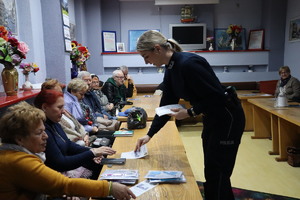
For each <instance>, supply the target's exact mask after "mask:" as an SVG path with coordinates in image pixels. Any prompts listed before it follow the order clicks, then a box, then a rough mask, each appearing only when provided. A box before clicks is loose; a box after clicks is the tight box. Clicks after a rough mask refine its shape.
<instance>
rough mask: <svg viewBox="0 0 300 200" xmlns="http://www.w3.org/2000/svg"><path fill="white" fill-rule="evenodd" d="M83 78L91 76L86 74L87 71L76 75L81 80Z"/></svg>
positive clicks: (88, 73)
mask: <svg viewBox="0 0 300 200" xmlns="http://www.w3.org/2000/svg"><path fill="white" fill-rule="evenodd" d="M85 76H91V73H90V72H88V71H80V72H79V73H78V75H77V78H80V79H82V78H83V77H85Z"/></svg>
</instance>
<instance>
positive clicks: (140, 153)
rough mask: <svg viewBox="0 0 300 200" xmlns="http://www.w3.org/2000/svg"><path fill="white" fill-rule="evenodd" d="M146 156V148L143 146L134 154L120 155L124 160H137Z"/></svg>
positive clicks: (125, 153) (131, 152)
mask: <svg viewBox="0 0 300 200" xmlns="http://www.w3.org/2000/svg"><path fill="white" fill-rule="evenodd" d="M147 155H148V150H147V146H146V145H145V144H144V145H142V146H141V148H140V151H137V152H134V151H130V152H123V153H121V158H126V159H137V158H143V157H145V156H147Z"/></svg>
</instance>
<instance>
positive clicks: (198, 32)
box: [169, 23, 206, 51]
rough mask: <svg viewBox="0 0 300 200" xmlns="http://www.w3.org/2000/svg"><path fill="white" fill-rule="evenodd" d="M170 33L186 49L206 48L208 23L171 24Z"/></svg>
mask: <svg viewBox="0 0 300 200" xmlns="http://www.w3.org/2000/svg"><path fill="white" fill-rule="evenodd" d="M169 34H170V38H173V39H174V40H176V41H177V42H178V43H179V44H180V46H181V47H182V48H183V50H185V51H197V50H202V49H206V24H203V23H201V24H200V23H197V24H169Z"/></svg>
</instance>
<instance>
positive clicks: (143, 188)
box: [130, 181, 157, 197]
mask: <svg viewBox="0 0 300 200" xmlns="http://www.w3.org/2000/svg"><path fill="white" fill-rule="evenodd" d="M155 186H157V184H151V183H149V182H148V181H143V182H140V183H139V184H137V185H135V186H133V187H131V188H130V190H131V191H132V192H133V194H134V195H135V196H137V197H138V196H140V195H142V194H144V193H145V192H147V191H148V190H151V189H152V188H154V187H155Z"/></svg>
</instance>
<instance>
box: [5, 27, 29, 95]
mask: <svg viewBox="0 0 300 200" xmlns="http://www.w3.org/2000/svg"><path fill="white" fill-rule="evenodd" d="M28 51H29V48H28V46H27V44H26V43H25V42H22V41H18V40H17V39H16V38H14V37H13V36H12V34H11V33H10V32H9V31H7V29H6V28H5V27H4V26H0V63H1V64H2V65H3V66H4V69H3V71H2V73H1V76H2V82H3V86H4V91H5V93H6V95H7V96H14V95H17V92H18V79H19V78H18V71H17V70H16V68H15V66H18V65H20V63H21V62H22V60H23V59H25V58H26V54H27V52H28Z"/></svg>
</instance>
